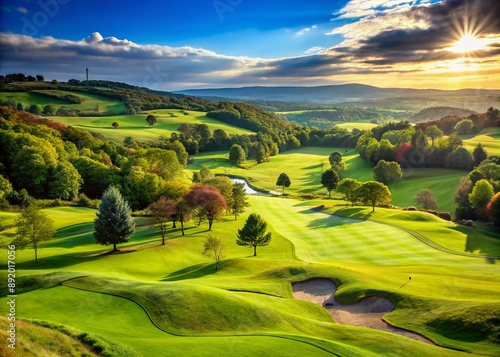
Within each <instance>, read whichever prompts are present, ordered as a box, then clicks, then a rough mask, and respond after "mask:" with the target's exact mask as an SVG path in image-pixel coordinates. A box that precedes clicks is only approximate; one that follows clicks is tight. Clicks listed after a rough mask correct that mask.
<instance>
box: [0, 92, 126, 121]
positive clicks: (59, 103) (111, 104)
mask: <svg viewBox="0 0 500 357" xmlns="http://www.w3.org/2000/svg"><path fill="white" fill-rule="evenodd" d="M41 92H46V93H54V92H57V94H63V95H64V94H70V95H73V96H77V97H80V98H81V99H83V102H82V103H80V104H75V103H71V102H67V101H65V100H61V99H57V98H50V97H47V96H44V95H41V94H39V93H36V92H0V99H3V100H9V99H12V100H13V101H14V102H15V103H21V104H22V105H23V106H24V107H29V106H30V105H32V104H37V105H41V106H42V107H43V106H45V105H47V104H54V105H55V106H56V107H57V108H59V107H64V108H66V109H73V110H80V111H85V112H94V110H95V109H96V105H97V106H98V107H99V112H100V113H102V114H106V115H112V114H119V113H123V112H124V111H125V104H123V102H121V101H119V100H116V99H110V98H106V97H103V96H99V95H94V94H89V93H81V92H68V91H59V90H58V91H53V90H50V91H41Z"/></svg>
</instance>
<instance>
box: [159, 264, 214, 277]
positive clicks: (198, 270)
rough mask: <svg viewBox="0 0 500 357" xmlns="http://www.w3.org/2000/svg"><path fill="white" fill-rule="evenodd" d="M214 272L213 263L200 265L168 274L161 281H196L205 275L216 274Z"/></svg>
mask: <svg viewBox="0 0 500 357" xmlns="http://www.w3.org/2000/svg"><path fill="white" fill-rule="evenodd" d="M222 263H223V262H221V263H220V264H219V270H220V269H221V266H222ZM216 272H217V271H216V270H215V262H214V263H200V264H195V265H191V266H188V267H186V268H183V269H179V270H176V271H174V272H172V273H170V274H168V275H167V276H166V277H165V278H164V279H162V280H161V281H178V280H189V279H198V278H203V277H205V276H207V275H212V274H214V273H216Z"/></svg>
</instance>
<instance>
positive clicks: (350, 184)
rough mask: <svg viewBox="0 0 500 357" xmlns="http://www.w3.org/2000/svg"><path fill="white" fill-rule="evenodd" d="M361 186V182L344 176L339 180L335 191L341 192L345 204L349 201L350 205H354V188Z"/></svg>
mask: <svg viewBox="0 0 500 357" xmlns="http://www.w3.org/2000/svg"><path fill="white" fill-rule="evenodd" d="M359 186H361V183H360V182H358V181H356V180H355V179H352V178H345V179H343V180H340V182H339V184H338V186H337V191H338V192H340V193H343V194H344V196H345V200H346V201H347V203H346V206H348V205H349V202H351V206H354V201H355V200H356V190H357V189H358V188H359Z"/></svg>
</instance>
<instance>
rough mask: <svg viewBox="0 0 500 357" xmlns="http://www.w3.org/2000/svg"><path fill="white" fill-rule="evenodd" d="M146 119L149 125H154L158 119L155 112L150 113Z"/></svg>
mask: <svg viewBox="0 0 500 357" xmlns="http://www.w3.org/2000/svg"><path fill="white" fill-rule="evenodd" d="M146 121H147V122H148V124H149V126H153V125H155V124H156V122H157V121H158V120H157V119H156V117H155V116H154V115H153V114H149V115H148V116H147V117H146Z"/></svg>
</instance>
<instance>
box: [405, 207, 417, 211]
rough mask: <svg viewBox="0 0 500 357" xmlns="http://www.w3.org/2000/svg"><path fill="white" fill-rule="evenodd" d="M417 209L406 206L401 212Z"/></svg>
mask: <svg viewBox="0 0 500 357" xmlns="http://www.w3.org/2000/svg"><path fill="white" fill-rule="evenodd" d="M416 210H417V207H415V206H408V207H406V208H403V211H416Z"/></svg>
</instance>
